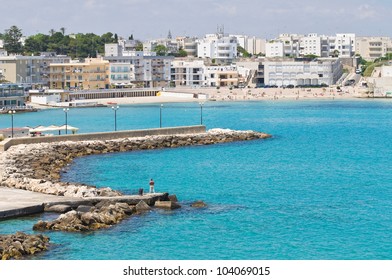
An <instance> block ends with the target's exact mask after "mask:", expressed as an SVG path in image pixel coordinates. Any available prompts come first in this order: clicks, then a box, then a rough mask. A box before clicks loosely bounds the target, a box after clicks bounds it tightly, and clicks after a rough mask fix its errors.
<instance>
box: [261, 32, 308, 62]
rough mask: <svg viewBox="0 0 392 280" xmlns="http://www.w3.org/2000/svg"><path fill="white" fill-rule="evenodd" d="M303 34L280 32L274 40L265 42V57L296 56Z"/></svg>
mask: <svg viewBox="0 0 392 280" xmlns="http://www.w3.org/2000/svg"><path fill="white" fill-rule="evenodd" d="M302 37H303V35H298V34H280V35H279V37H278V38H277V39H275V40H271V41H269V42H267V43H266V46H265V56H266V57H298V56H299V51H300V39H301V38H302Z"/></svg>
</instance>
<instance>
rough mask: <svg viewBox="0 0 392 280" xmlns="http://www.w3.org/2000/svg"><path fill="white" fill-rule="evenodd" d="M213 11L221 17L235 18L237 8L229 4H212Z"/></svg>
mask: <svg viewBox="0 0 392 280" xmlns="http://www.w3.org/2000/svg"><path fill="white" fill-rule="evenodd" d="M214 6H215V11H216V12H218V13H220V14H221V15H227V16H235V15H237V12H238V10H237V6H236V5H233V4H229V3H224V4H222V3H214Z"/></svg>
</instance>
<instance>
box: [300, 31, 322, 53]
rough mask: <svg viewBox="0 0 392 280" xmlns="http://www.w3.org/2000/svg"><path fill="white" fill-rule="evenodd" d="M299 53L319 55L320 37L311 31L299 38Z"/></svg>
mask: <svg viewBox="0 0 392 280" xmlns="http://www.w3.org/2000/svg"><path fill="white" fill-rule="evenodd" d="M300 54H301V55H302V56H306V55H316V56H319V57H321V56H322V54H321V37H320V36H317V34H315V33H312V34H309V35H307V36H305V37H302V38H301V39H300Z"/></svg>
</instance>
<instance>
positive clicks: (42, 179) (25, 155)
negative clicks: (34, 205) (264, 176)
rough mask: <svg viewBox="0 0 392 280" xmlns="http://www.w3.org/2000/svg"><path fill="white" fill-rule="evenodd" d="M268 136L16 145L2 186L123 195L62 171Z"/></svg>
mask: <svg viewBox="0 0 392 280" xmlns="http://www.w3.org/2000/svg"><path fill="white" fill-rule="evenodd" d="M269 137H271V136H270V135H269V134H265V133H260V132H255V131H235V130H229V129H211V130H209V131H207V132H206V133H198V134H179V135H160V136H146V137H135V138H126V139H114V140H105V141H80V142H71V141H66V142H56V143H40V144H29V145H17V146H13V147H11V148H10V149H8V150H7V151H6V152H3V153H0V186H3V187H9V188H16V189H23V190H29V191H35V192H41V193H45V194H52V195H58V196H69V197H102V196H105V197H107V196H119V195H121V193H119V192H118V191H115V190H112V189H110V188H96V187H95V186H88V185H83V184H73V183H69V182H61V181H60V172H61V170H62V169H63V168H64V167H65V166H67V165H68V164H70V163H71V162H72V160H73V159H74V158H76V157H80V156H87V155H94V154H105V153H114V152H125V151H134V150H145V149H163V148H175V147H181V146H191V145H210V144H217V143H226V142H234V141H247V140H254V139H264V138H269Z"/></svg>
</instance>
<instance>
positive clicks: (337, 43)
mask: <svg viewBox="0 0 392 280" xmlns="http://www.w3.org/2000/svg"><path fill="white" fill-rule="evenodd" d="M329 39H330V52H331V55H333V54H334V53H335V52H338V56H339V57H344V58H347V57H352V56H353V55H354V54H355V34H353V33H339V34H336V36H335V37H330V38H329Z"/></svg>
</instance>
